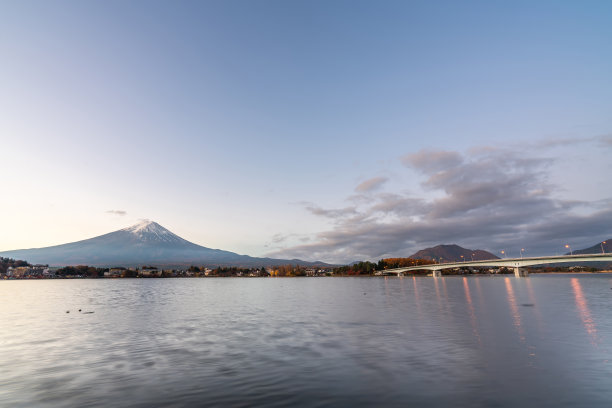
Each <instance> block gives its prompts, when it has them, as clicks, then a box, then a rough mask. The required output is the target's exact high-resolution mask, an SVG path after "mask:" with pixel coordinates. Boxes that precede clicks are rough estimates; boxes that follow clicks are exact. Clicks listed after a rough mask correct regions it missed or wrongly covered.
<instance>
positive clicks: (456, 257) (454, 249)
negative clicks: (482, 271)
mask: <svg viewBox="0 0 612 408" xmlns="http://www.w3.org/2000/svg"><path fill="white" fill-rule="evenodd" d="M462 255H463V258H462V257H461V256H462ZM410 258H416V259H429V260H432V261H433V260H435V261H440V259H442V262H461V261H464V260H465V261H471V260H474V261H481V260H482V261H484V260H487V259H499V257H497V256H495V255H493V254H492V253H490V252H487V251H483V250H482V249H466V248H462V247H460V246H459V245H455V244H452V245H438V246H435V247H433V248H425V249H422V250H420V251H418V252H416V253H414V254H413V255H410Z"/></svg>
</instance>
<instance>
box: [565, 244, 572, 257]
mask: <svg viewBox="0 0 612 408" xmlns="http://www.w3.org/2000/svg"><path fill="white" fill-rule="evenodd" d="M565 247H566V248H568V249H569V250H570V256H572V255H574V253H573V252H572V247H571V246H570V244H565Z"/></svg>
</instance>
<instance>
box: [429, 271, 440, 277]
mask: <svg viewBox="0 0 612 408" xmlns="http://www.w3.org/2000/svg"><path fill="white" fill-rule="evenodd" d="M431 275H432V276H433V277H434V278H441V277H442V271H432V273H431Z"/></svg>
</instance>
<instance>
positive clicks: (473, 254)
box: [472, 254, 474, 262]
mask: <svg viewBox="0 0 612 408" xmlns="http://www.w3.org/2000/svg"><path fill="white" fill-rule="evenodd" d="M472 262H474V254H472Z"/></svg>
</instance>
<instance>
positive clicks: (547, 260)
mask: <svg viewBox="0 0 612 408" xmlns="http://www.w3.org/2000/svg"><path fill="white" fill-rule="evenodd" d="M605 261H612V253H610V254H580V255H560V256H541V257H530V258H502V259H488V260H485V261H463V262H448V263H438V264H430V265H417V266H407V267H404V268H394V269H385V270H384V271H382V274H383V275H396V276H403V275H404V273H405V272H411V271H419V270H420V271H422V270H423V269H425V270H429V271H432V275H433V277H434V278H439V277H440V276H442V270H444V269H452V268H466V267H469V266H475V267H479V266H480V267H483V266H495V267H506V268H512V269H514V276H516V277H521V276H528V275H529V273H528V272H527V270H525V269H522V268H524V267H526V266H533V265H547V264H559V263H581V262H605Z"/></svg>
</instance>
